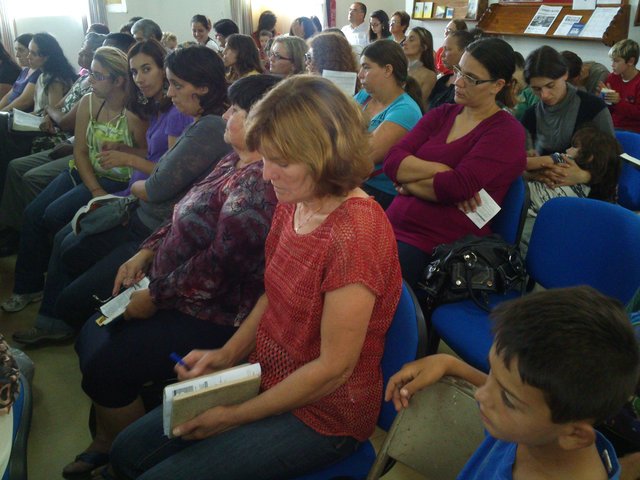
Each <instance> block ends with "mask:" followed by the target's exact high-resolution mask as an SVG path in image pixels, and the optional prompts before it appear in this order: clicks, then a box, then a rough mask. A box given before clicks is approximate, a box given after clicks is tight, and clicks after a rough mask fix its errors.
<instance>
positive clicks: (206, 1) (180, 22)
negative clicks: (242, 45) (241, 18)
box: [107, 0, 231, 43]
mask: <svg viewBox="0 0 640 480" xmlns="http://www.w3.org/2000/svg"><path fill="white" fill-rule="evenodd" d="M196 13H199V14H202V15H206V16H207V17H209V18H210V19H211V22H212V23H215V22H216V21H217V20H220V19H221V18H231V5H230V3H229V1H228V0H153V1H151V0H127V12H126V13H110V12H109V13H107V19H108V24H109V28H110V29H111V31H112V32H117V31H119V30H120V27H121V26H122V25H123V24H125V23H127V22H128V21H129V19H130V18H131V17H136V16H138V17H145V18H150V19H151V20H153V21H154V22H156V23H157V24H158V25H160V28H161V29H162V31H164V32H173V33H175V34H176V35H177V36H178V42H180V43H182V42H186V41H188V40H193V37H192V36H191V24H190V20H191V17H193V16H194V15H195V14H196Z"/></svg>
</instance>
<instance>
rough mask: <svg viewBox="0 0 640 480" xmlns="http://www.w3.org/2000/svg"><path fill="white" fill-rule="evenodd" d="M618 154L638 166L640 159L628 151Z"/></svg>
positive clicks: (639, 165)
mask: <svg viewBox="0 0 640 480" xmlns="http://www.w3.org/2000/svg"><path fill="white" fill-rule="evenodd" d="M620 156H621V157H622V158H624V159H625V160H626V161H627V162H631V163H633V164H635V165H636V166H638V167H640V160H638V159H637V158H636V157H632V156H631V155H629V154H628V153H623V154H622V155H620Z"/></svg>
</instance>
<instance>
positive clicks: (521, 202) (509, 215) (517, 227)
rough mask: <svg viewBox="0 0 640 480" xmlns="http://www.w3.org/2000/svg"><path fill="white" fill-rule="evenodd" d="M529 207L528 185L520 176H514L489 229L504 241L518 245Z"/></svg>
mask: <svg viewBox="0 0 640 480" xmlns="http://www.w3.org/2000/svg"><path fill="white" fill-rule="evenodd" d="M528 208H529V187H528V186H527V182H525V181H524V179H523V178H522V177H518V178H516V179H515V180H514V181H513V183H512V184H511V186H510V187H509V190H508V191H507V194H506V195H505V197H504V200H503V201H502V206H501V208H500V211H499V212H498V213H497V214H496V216H495V217H493V219H492V220H491V230H492V231H493V232H494V233H497V234H499V235H500V236H501V237H502V238H503V239H504V241H505V242H508V243H510V244H511V245H518V244H519V243H520V237H521V236H522V229H523V228H524V221H525V220H526V218H527V209H528Z"/></svg>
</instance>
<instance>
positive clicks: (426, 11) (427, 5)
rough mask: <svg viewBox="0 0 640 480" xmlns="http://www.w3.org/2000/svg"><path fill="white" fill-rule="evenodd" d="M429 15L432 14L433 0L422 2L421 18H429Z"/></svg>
mask: <svg viewBox="0 0 640 480" xmlns="http://www.w3.org/2000/svg"><path fill="white" fill-rule="evenodd" d="M431 15H433V2H424V10H423V12H422V18H431Z"/></svg>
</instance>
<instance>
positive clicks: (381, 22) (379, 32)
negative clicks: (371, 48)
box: [369, 10, 391, 42]
mask: <svg viewBox="0 0 640 480" xmlns="http://www.w3.org/2000/svg"><path fill="white" fill-rule="evenodd" d="M389 37H391V32H390V31H389V15H387V12H385V11H384V10H376V11H375V12H373V13H372V14H371V15H370V16H369V42H375V41H376V40H386V39H387V38H389Z"/></svg>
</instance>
